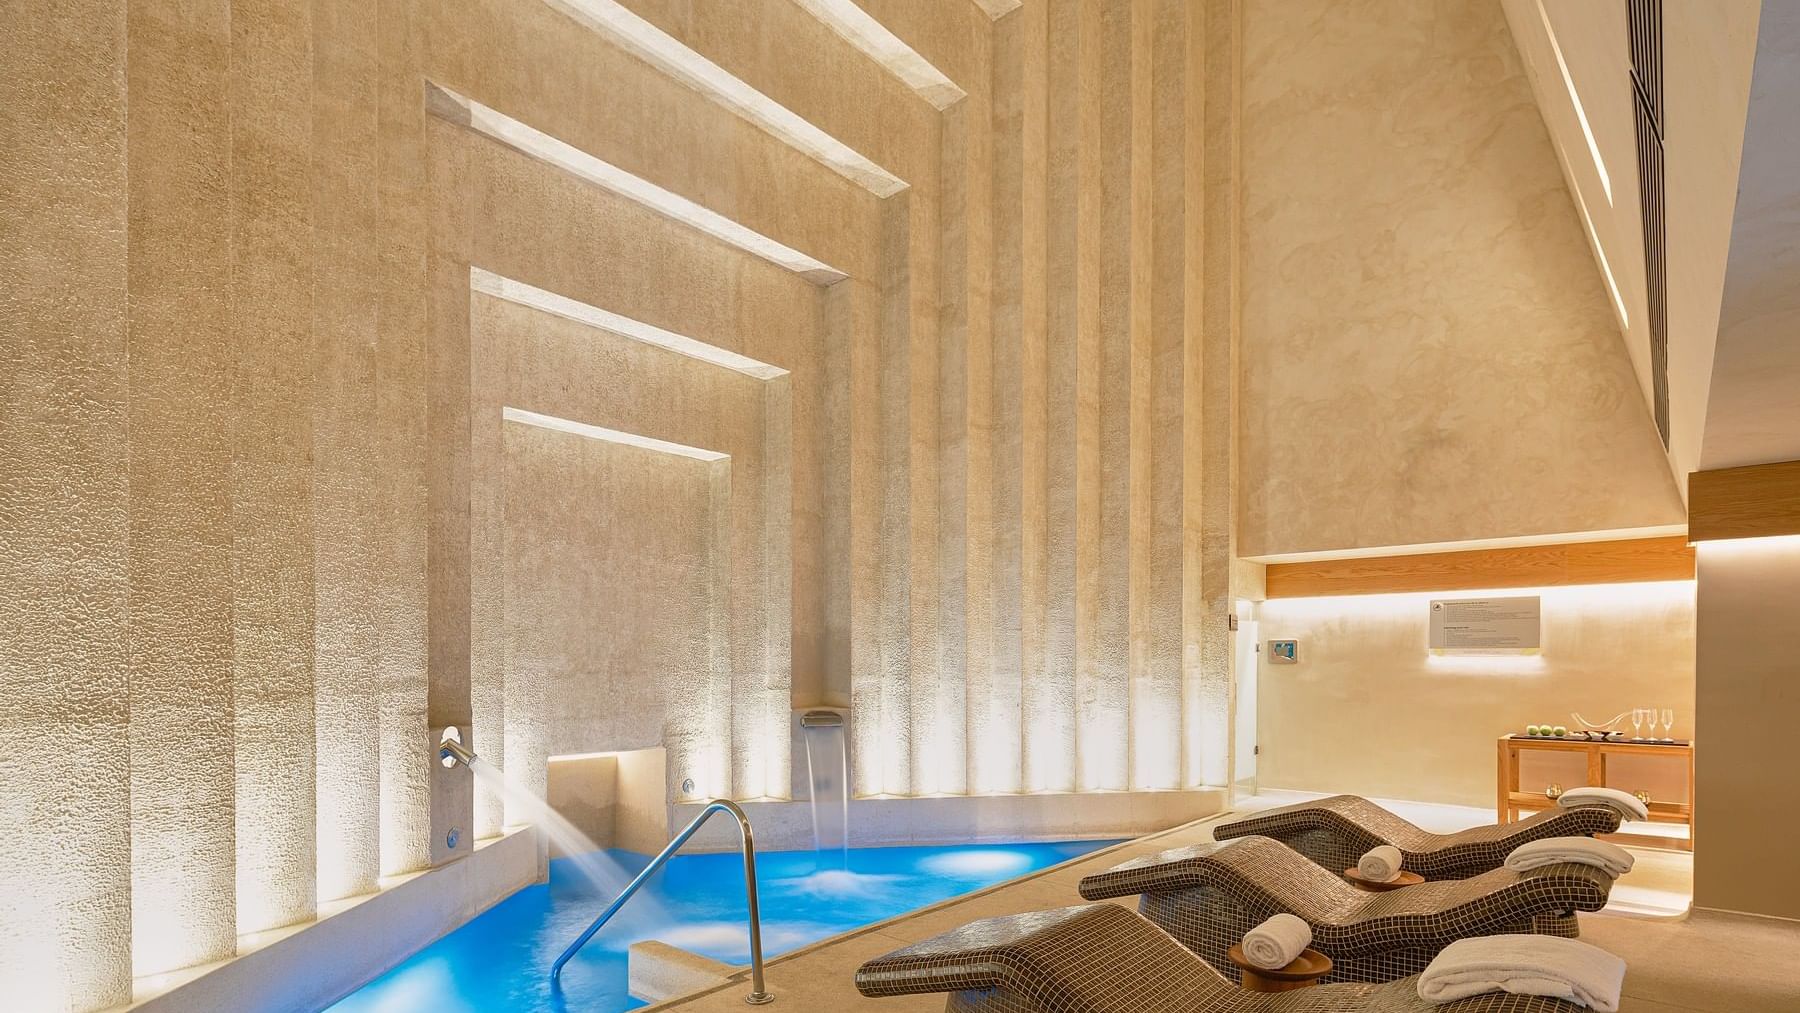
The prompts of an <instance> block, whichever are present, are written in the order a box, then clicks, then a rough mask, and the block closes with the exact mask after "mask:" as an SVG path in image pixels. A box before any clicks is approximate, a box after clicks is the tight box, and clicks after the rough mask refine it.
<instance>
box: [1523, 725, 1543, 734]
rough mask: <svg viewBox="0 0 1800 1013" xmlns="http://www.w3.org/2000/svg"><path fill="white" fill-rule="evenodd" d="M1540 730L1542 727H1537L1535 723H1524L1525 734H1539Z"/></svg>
mask: <svg viewBox="0 0 1800 1013" xmlns="http://www.w3.org/2000/svg"><path fill="white" fill-rule="evenodd" d="M1542 731H1543V729H1541V728H1539V727H1538V726H1537V725H1526V726H1525V734H1526V735H1537V734H1540V733H1541V732H1542Z"/></svg>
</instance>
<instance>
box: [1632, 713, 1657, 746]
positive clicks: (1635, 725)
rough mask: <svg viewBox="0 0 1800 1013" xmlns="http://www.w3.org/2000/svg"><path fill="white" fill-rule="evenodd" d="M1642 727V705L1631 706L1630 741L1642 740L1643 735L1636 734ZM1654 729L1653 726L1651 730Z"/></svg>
mask: <svg viewBox="0 0 1800 1013" xmlns="http://www.w3.org/2000/svg"><path fill="white" fill-rule="evenodd" d="M1643 727H1644V708H1642V707H1633V708H1631V738H1632V741H1634V742H1642V741H1643V740H1644V737H1643V736H1642V735H1639V734H1638V732H1639V731H1641V730H1642V729H1643ZM1654 730H1655V729H1654V728H1653V729H1652V731H1654Z"/></svg>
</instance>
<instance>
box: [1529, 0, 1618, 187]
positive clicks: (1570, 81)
mask: <svg viewBox="0 0 1800 1013" xmlns="http://www.w3.org/2000/svg"><path fill="white" fill-rule="evenodd" d="M1537 11H1538V21H1539V22H1540V23H1541V24H1542V25H1543V26H1544V37H1545V38H1547V39H1549V40H1550V52H1551V53H1553V54H1555V56H1556V69H1557V70H1559V71H1561V72H1562V82H1563V87H1564V88H1565V89H1567V90H1568V92H1569V101H1570V102H1571V103H1573V104H1574V106H1575V119H1576V121H1577V122H1579V123H1580V124H1581V136H1583V137H1585V138H1586V139H1587V146H1588V154H1590V155H1592V156H1593V159H1594V168H1595V169H1597V170H1598V171H1599V173H1600V187H1601V189H1603V190H1605V191H1606V203H1607V204H1608V205H1609V206H1610V205H1611V204H1612V202H1613V195H1612V176H1611V175H1610V174H1608V173H1607V171H1606V159H1604V158H1602V157H1600V144H1599V142H1597V141H1595V140H1594V129H1593V128H1592V127H1590V126H1589V125H1588V116H1587V109H1585V108H1584V107H1583V106H1582V104H1581V93H1580V92H1578V91H1576V90H1575V79H1574V78H1573V77H1571V76H1569V64H1568V61H1566V60H1564V59H1563V51H1562V44H1561V43H1559V42H1557V41H1556V30H1555V29H1553V28H1551V27H1550V13H1549V12H1548V11H1546V10H1544V0H1538V5H1537Z"/></svg>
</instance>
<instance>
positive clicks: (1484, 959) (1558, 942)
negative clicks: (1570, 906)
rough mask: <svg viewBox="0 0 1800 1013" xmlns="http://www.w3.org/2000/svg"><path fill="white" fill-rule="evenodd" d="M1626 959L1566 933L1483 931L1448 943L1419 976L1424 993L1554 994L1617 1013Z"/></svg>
mask: <svg viewBox="0 0 1800 1013" xmlns="http://www.w3.org/2000/svg"><path fill="white" fill-rule="evenodd" d="M1624 983H1625V962H1624V961H1623V960H1620V959H1619V958H1618V957H1616V956H1613V955H1612V954H1610V953H1608V952H1606V951H1605V950H1603V949H1601V948H1600V947H1598V946H1590V945H1589V944H1587V943H1584V942H1582V941H1581V940H1579V939H1563V938H1561V937H1560V936H1522V935H1521V936H1481V937H1479V938H1475V939H1458V940H1457V941H1456V942H1454V943H1451V944H1450V945H1449V946H1446V947H1444V949H1443V951H1442V952H1440V953H1439V954H1438V955H1437V956H1436V957H1433V958H1432V961H1431V964H1430V965H1429V966H1427V967H1426V968H1425V973H1424V974H1421V975H1419V998H1421V999H1423V1000H1425V1001H1426V1002H1431V1003H1439V1002H1451V1001H1453V1000H1456V999H1466V998H1468V997H1469V996H1472V995H1482V994H1484V993H1487V992H1511V993H1513V994H1514V995H1548V996H1555V997H1556V998H1559V999H1567V1000H1569V1001H1570V1002H1574V1003H1579V1004H1580V1005H1583V1006H1586V1007H1588V1008H1589V1009H1593V1010H1598V1011H1599V1013H1617V1010H1618V1008H1619V990H1620V988H1621V987H1622V986H1623V985H1624Z"/></svg>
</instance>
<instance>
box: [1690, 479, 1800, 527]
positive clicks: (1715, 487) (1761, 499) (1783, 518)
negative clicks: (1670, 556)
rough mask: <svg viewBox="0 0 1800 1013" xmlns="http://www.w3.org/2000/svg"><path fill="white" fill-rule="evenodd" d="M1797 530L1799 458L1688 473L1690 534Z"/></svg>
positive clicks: (1799, 514)
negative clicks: (1775, 462) (1776, 462)
mask: <svg viewBox="0 0 1800 1013" xmlns="http://www.w3.org/2000/svg"><path fill="white" fill-rule="evenodd" d="M1795 534H1800V461H1783V462H1781V463H1779V464H1757V465H1751V466H1749V467H1745V468H1721V469H1719V470H1717V471H1696V472H1694V473H1693V474H1692V475H1690V476H1689V477H1688V538H1689V540H1691V541H1695V542H1705V541H1711V540H1713V539H1715V538H1760V537H1766V536H1769V535H1795Z"/></svg>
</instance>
